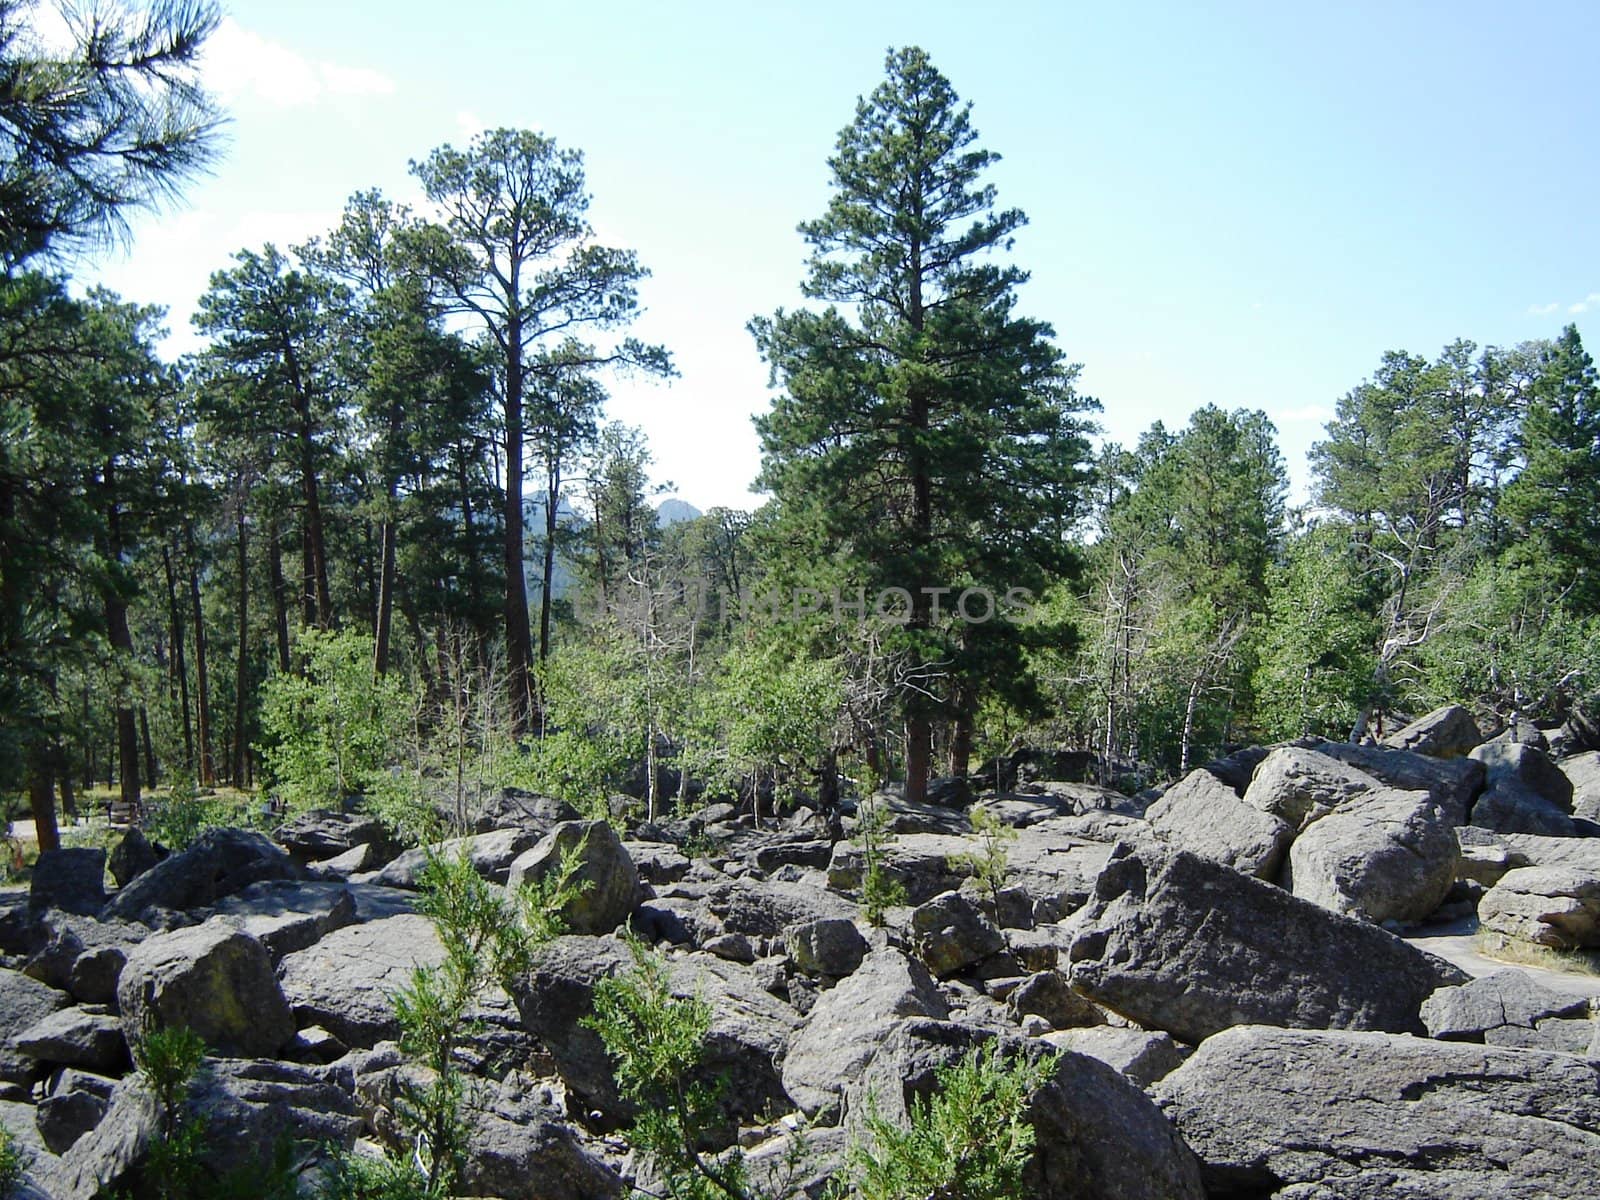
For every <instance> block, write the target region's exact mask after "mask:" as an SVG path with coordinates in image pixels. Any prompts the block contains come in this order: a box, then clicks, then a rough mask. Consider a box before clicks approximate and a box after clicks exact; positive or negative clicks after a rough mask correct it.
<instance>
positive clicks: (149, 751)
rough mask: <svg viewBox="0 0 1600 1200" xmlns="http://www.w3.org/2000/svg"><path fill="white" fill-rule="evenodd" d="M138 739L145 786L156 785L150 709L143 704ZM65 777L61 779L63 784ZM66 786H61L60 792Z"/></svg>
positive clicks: (140, 708) (140, 706) (140, 707)
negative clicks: (142, 755)
mask: <svg viewBox="0 0 1600 1200" xmlns="http://www.w3.org/2000/svg"><path fill="white" fill-rule="evenodd" d="M139 740H140V741H141V742H142V743H144V781H145V785H146V786H147V787H155V785H156V748H155V746H154V745H153V744H152V743H151V741H150V710H149V709H148V708H146V707H145V706H144V705H142V704H141V705H139ZM64 784H65V779H63V785H64ZM65 791H66V788H65V786H63V788H62V792H63V793H65ZM61 803H62V806H63V807H65V806H66V796H65V794H63V795H62V798H61Z"/></svg>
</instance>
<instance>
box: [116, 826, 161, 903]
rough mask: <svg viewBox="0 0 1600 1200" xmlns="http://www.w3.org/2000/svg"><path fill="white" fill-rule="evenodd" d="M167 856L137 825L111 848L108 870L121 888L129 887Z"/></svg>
mask: <svg viewBox="0 0 1600 1200" xmlns="http://www.w3.org/2000/svg"><path fill="white" fill-rule="evenodd" d="M166 856H167V854H166V851H165V850H158V849H157V848H156V847H155V846H152V845H151V844H150V839H149V838H147V837H145V836H144V830H142V829H140V828H139V827H138V826H137V825H135V826H133V827H132V828H131V829H129V830H128V832H127V833H125V834H123V835H122V840H121V841H119V842H118V843H117V844H116V845H115V846H113V847H111V855H110V857H109V858H108V859H107V861H106V869H107V870H109V871H110V872H111V878H112V879H114V880H116V882H117V886H118V887H119V888H122V887H127V886H128V884H130V883H131V882H133V880H135V879H137V878H138V877H139V876H140V875H143V874H144V873H145V872H146V871H148V870H149V869H150V868H151V867H153V866H155V865H156V864H157V863H158V862H160V861H161V860H162V859H163V858H165V857H166Z"/></svg>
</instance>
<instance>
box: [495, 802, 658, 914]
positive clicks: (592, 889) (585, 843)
mask: <svg viewBox="0 0 1600 1200" xmlns="http://www.w3.org/2000/svg"><path fill="white" fill-rule="evenodd" d="M580 847H581V850H580V849H579V848H580ZM569 854H577V855H578V859H577V863H578V867H577V871H576V873H575V874H574V875H573V877H572V884H573V886H575V887H577V888H580V889H582V890H581V891H580V892H579V894H578V895H577V896H575V897H574V898H573V899H572V900H571V901H570V902H568V904H567V905H566V906H565V907H564V908H563V909H562V910H561V916H562V919H563V920H564V921H565V922H566V928H567V931H568V932H569V933H596V934H598V933H610V932H611V931H612V930H613V929H615V928H616V927H617V926H618V925H621V924H622V923H623V922H624V921H626V920H627V919H628V915H629V914H630V913H631V912H633V909H634V906H635V905H636V904H638V903H639V872H638V871H637V870H636V869H635V868H634V865H633V859H631V858H630V857H628V851H627V849H626V848H625V847H624V846H623V844H622V842H621V841H619V840H618V838H617V832H616V830H614V829H612V828H611V826H610V825H609V824H608V823H607V822H605V821H564V822H562V823H561V824H560V825H557V826H556V827H555V828H554V829H552V830H551V831H550V832H549V833H547V834H546V835H545V836H544V837H543V838H541V839H540V840H539V843H538V845H536V846H534V847H533V848H532V849H530V850H526V851H524V852H523V853H522V854H521V855H519V856H518V857H517V858H516V859H515V860H514V861H513V862H512V864H511V868H510V870H509V872H508V873H507V879H506V883H507V886H509V887H512V888H517V887H521V886H522V885H523V884H524V883H537V882H540V881H543V880H546V879H550V878H551V877H552V876H554V875H555V874H556V873H557V872H558V871H560V869H561V864H562V861H563V858H564V857H565V856H566V855H569Z"/></svg>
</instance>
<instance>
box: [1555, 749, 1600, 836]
mask: <svg viewBox="0 0 1600 1200" xmlns="http://www.w3.org/2000/svg"><path fill="white" fill-rule="evenodd" d="M1556 765H1557V766H1558V767H1560V768H1561V773H1562V774H1563V775H1565V776H1566V777H1567V780H1568V782H1570V783H1571V784H1572V815H1573V816H1575V817H1582V818H1583V819H1584V820H1585V821H1594V822H1596V823H1600V750H1584V751H1582V752H1581V753H1578V754H1574V755H1573V756H1572V757H1571V758H1564V759H1562V760H1561V761H1560V762H1558V763H1557V764H1556Z"/></svg>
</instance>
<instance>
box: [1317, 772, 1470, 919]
mask: <svg viewBox="0 0 1600 1200" xmlns="http://www.w3.org/2000/svg"><path fill="white" fill-rule="evenodd" d="M1460 857H1461V847H1460V845H1459V844H1458V843H1457V841H1456V834H1455V829H1454V828H1453V827H1452V826H1451V824H1450V822H1449V821H1448V819H1446V817H1445V815H1444V813H1443V811H1442V810H1440V808H1439V807H1438V806H1437V805H1436V804H1434V802H1433V800H1432V798H1431V797H1430V796H1429V794H1428V793H1427V792H1401V791H1396V790H1394V789H1392V788H1385V789H1383V790H1381V791H1378V792H1374V793H1371V794H1369V795H1365V796H1359V797H1355V798H1353V799H1350V800H1347V801H1346V802H1345V803H1344V804H1342V805H1340V806H1339V807H1338V808H1337V809H1335V810H1334V811H1333V812H1331V813H1329V814H1328V815H1327V816H1325V817H1323V818H1322V819H1321V820H1319V821H1315V822H1313V823H1312V825H1311V826H1310V828H1308V829H1306V830H1305V831H1304V832H1302V833H1301V834H1300V836H1299V837H1298V838H1296V839H1295V842H1294V846H1293V848H1291V849H1290V851H1289V864H1290V874H1291V878H1292V886H1293V890H1294V894H1295V895H1296V896H1299V897H1301V898H1302V899H1305V900H1310V901H1311V902H1312V903H1314V904H1320V905H1322V906H1323V907H1324V908H1327V909H1331V910H1332V911H1334V912H1338V913H1344V914H1346V915H1347V916H1352V917H1359V918H1361V919H1363V920H1367V921H1372V922H1374V923H1376V924H1382V923H1383V922H1385V921H1402V922H1413V921H1421V920H1423V919H1425V918H1426V917H1427V916H1428V915H1429V914H1431V913H1432V912H1433V911H1434V910H1435V909H1436V908H1438V907H1439V905H1440V904H1442V903H1443V902H1444V898H1445V895H1446V894H1447V893H1448V892H1449V891H1450V886H1451V884H1453V883H1454V882H1455V878H1456V864H1457V863H1458V861H1459V860H1460Z"/></svg>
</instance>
